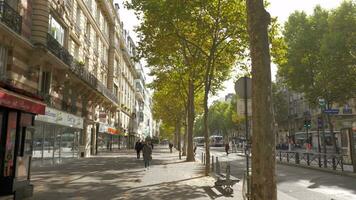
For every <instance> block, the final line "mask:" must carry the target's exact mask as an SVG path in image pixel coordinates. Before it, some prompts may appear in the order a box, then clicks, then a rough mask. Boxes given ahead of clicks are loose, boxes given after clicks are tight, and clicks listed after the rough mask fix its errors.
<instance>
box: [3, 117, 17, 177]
mask: <svg viewBox="0 0 356 200" xmlns="http://www.w3.org/2000/svg"><path fill="white" fill-rule="evenodd" d="M16 122H17V113H16V112H10V113H9V116H8V124H7V131H6V145H5V158H4V176H5V177H8V176H13V172H14V158H15V155H14V154H15V141H16Z"/></svg>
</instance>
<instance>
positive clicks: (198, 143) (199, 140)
mask: <svg viewBox="0 0 356 200" xmlns="http://www.w3.org/2000/svg"><path fill="white" fill-rule="evenodd" d="M193 142H194V145H195V146H204V144H205V140H204V137H194V138H193Z"/></svg>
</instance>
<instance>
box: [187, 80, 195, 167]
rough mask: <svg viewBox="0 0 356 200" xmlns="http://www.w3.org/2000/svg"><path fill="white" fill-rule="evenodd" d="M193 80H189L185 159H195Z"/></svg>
mask: <svg viewBox="0 0 356 200" xmlns="http://www.w3.org/2000/svg"><path fill="white" fill-rule="evenodd" d="M194 101H195V100H194V81H193V80H189V91H188V149H187V161H195V158H194V152H193V127H194V119H195V107H194V106H195V105H194Z"/></svg>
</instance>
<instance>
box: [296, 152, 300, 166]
mask: <svg viewBox="0 0 356 200" xmlns="http://www.w3.org/2000/svg"><path fill="white" fill-rule="evenodd" d="M295 164H299V153H298V152H295Z"/></svg>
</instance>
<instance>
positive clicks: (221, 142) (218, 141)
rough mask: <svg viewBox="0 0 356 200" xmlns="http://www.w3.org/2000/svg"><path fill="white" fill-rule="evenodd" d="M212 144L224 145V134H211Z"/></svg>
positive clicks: (216, 145)
mask: <svg viewBox="0 0 356 200" xmlns="http://www.w3.org/2000/svg"><path fill="white" fill-rule="evenodd" d="M209 139H210V146H212V147H223V146H224V139H223V136H220V135H212V136H210V138H209Z"/></svg>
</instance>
